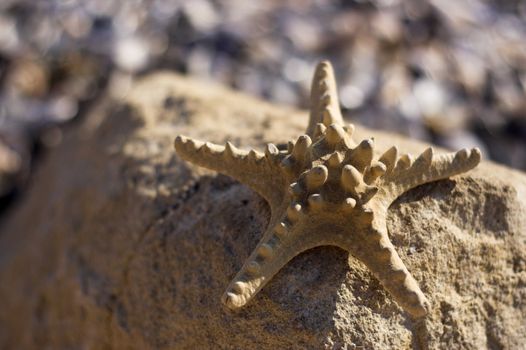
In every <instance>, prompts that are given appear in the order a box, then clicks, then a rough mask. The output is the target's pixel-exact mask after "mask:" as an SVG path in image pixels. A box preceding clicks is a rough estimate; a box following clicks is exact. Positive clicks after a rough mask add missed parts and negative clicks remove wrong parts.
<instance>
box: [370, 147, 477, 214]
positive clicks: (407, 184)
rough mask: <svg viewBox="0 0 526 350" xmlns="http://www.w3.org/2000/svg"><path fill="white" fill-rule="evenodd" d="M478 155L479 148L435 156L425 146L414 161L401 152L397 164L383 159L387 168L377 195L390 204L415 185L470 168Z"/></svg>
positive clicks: (474, 163)
mask: <svg viewBox="0 0 526 350" xmlns="http://www.w3.org/2000/svg"><path fill="white" fill-rule="evenodd" d="M386 153H387V152H386ZM391 153H395V152H391ZM480 159H481V154H480V151H479V149H478V148H473V149H471V150H468V149H463V150H460V151H458V152H456V153H447V154H442V155H438V156H434V155H433V149H432V148H428V149H426V150H425V151H424V152H422V154H420V156H419V157H418V158H417V159H416V160H415V161H414V162H413V161H412V159H411V157H410V156H409V155H402V156H401V157H400V158H398V161H397V162H396V164H395V162H393V161H386V163H388V164H385V165H386V166H387V172H386V173H385V175H384V176H382V177H381V178H380V180H381V181H380V184H379V187H380V189H381V190H380V192H379V193H378V196H377V199H378V200H380V201H381V202H383V203H384V204H386V205H389V204H390V203H392V202H393V201H394V200H395V199H396V198H398V197H399V196H400V195H401V194H402V193H404V192H407V191H408V190H410V189H412V188H414V187H416V186H419V185H422V184H425V183H428V182H432V181H437V180H441V179H445V178H448V177H450V176H454V175H458V174H461V173H464V172H466V171H468V170H471V169H473V168H474V167H476V166H477V165H478V164H479V162H480ZM380 161H382V158H380Z"/></svg>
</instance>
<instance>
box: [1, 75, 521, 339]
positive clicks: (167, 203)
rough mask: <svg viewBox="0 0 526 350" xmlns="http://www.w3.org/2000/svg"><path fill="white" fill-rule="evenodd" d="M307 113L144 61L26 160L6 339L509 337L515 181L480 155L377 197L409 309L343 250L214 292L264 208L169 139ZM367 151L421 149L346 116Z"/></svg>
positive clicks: (8, 280)
mask: <svg viewBox="0 0 526 350" xmlns="http://www.w3.org/2000/svg"><path fill="white" fill-rule="evenodd" d="M306 123H307V113H306V112H303V111H295V110H292V109H288V108H284V107H276V106H272V105H269V104H267V103H264V102H261V101H259V100H256V99H253V98H250V97H247V96H244V95H241V94H238V93H234V92H230V91H228V90H225V89H222V88H219V87H214V86H211V85H210V84H205V83H200V82H196V81H193V80H188V79H184V78H181V77H178V76H175V75H171V74H156V75H153V76H150V77H147V78H145V79H144V80H142V81H141V82H139V83H136V84H135V86H134V87H133V89H132V91H130V93H129V94H127V97H126V98H125V99H122V100H118V99H114V98H107V99H106V100H104V101H101V102H100V103H99V104H98V106H97V107H96V109H95V110H94V111H92V113H91V115H90V116H89V117H88V118H86V119H85V121H84V122H83V123H82V125H79V126H77V127H75V128H74V129H73V130H72V131H70V132H69V133H68V135H67V137H66V139H65V140H64V143H63V144H62V145H61V146H60V147H59V148H58V149H56V151H54V152H53V153H52V154H50V155H49V156H48V158H47V159H46V160H45V161H43V162H42V164H41V165H40V167H39V169H38V171H37V174H36V175H35V177H34V179H33V182H32V186H31V187H32V188H30V190H29V191H28V192H27V193H26V195H25V196H24V198H22V199H21V200H20V201H19V203H18V205H17V206H16V208H14V209H13V210H11V212H10V213H8V217H7V218H5V219H4V221H3V223H2V226H1V234H0V281H1V283H0V301H1V304H0V310H2V311H1V312H0V347H1V348H7V349H42V348H49V349H64V348H73V349H76V348H90V349H91V348H93V349H101V348H118V349H122V348H136V349H146V348H152V349H163V348H172V349H187V348H188V349H204V348H214V349H215V348H224V349H254V348H259V349H277V348H283V349H284V348H286V349H305V348H309V349H320V348H327V349H354V348H360V349H361V348H365V349H371V348H375V349H405V348H414V349H427V348H430V349H446V348H447V349H455V348H462V349H484V348H489V349H502V348H504V349H519V348H521V347H522V346H524V344H526V243H525V241H526V218H525V216H524V210H525V208H526V202H525V200H524V198H525V197H526V176H525V175H524V174H521V173H518V172H516V171H513V170H510V169H506V168H503V167H500V166H497V165H495V164H492V163H489V162H485V163H483V164H481V165H480V166H479V167H478V168H477V169H476V170H474V171H472V172H470V173H469V174H467V175H466V176H462V177H455V178H452V179H450V180H445V181H439V182H435V183H431V184H427V185H424V186H420V187H418V188H416V189H414V190H412V191H410V192H408V193H407V194H405V195H404V196H403V197H401V198H400V199H399V200H398V201H397V202H396V203H395V204H394V205H393V206H392V207H391V209H390V214H389V218H388V228H389V232H390V235H391V240H392V241H393V243H394V245H395V246H396V247H397V250H398V253H399V254H400V256H401V257H402V259H403V260H404V262H405V263H406V265H407V267H408V268H409V270H410V271H411V272H412V274H413V275H414V277H415V278H416V279H417V281H418V282H419V284H420V286H421V287H422V290H423V291H424V293H426V295H427V297H428V298H429V300H430V302H431V303H432V311H431V313H430V315H429V317H427V318H426V319H425V320H421V321H415V320H412V319H411V318H410V317H409V316H408V315H407V314H405V313H403V311H402V310H401V309H400V307H398V306H397V305H396V304H395V303H394V302H393V300H392V299H391V297H390V296H389V295H388V294H387V293H386V292H385V291H384V289H383V288H382V286H381V285H380V284H379V283H378V282H377V281H376V280H375V279H374V277H372V275H371V273H370V272H369V271H368V270H367V269H366V268H365V267H364V266H363V265H362V264H361V263H360V262H359V261H357V260H356V259H354V258H353V257H352V256H348V255H347V254H346V253H344V252H343V251H341V250H339V249H337V248H333V247H321V248H317V249H313V250H311V251H308V252H306V253H304V254H302V255H300V256H298V257H297V258H295V259H294V260H293V261H292V262H291V263H290V264H289V265H288V266H287V267H286V268H284V269H283V270H282V271H281V272H280V273H279V274H278V275H277V276H276V277H275V278H274V279H273V280H272V281H271V282H270V283H269V284H268V285H267V286H266V287H265V288H264V289H263V290H262V292H261V293H260V294H258V295H257V297H256V298H255V300H254V301H253V302H252V303H251V304H249V305H248V306H247V307H246V308H244V309H242V310H241V311H239V312H232V311H229V310H228V309H226V308H224V307H223V306H222V304H221V303H220V297H221V294H222V292H223V291H224V288H225V287H226V286H227V284H228V282H229V280H230V279H231V278H232V277H233V275H234V274H235V273H236V271H237V270H238V268H239V267H240V266H241V265H242V263H243V261H244V259H245V258H246V257H247V256H248V254H249V253H250V252H251V251H252V249H253V247H254V246H255V245H256V243H257V241H258V238H259V237H260V235H261V234H262V232H263V231H264V229H265V225H266V223H267V221H268V218H269V210H268V207H267V205H266V203H265V202H264V201H263V200H262V199H261V198H260V197H258V195H256V194H255V193H254V192H252V191H251V190H249V189H248V188H247V187H245V186H243V185H241V184H239V183H237V182H235V181H233V180H232V179H230V178H227V177H225V176H222V175H217V174H215V173H212V172H209V171H205V170H203V169H199V168H196V167H194V166H192V165H191V164H188V163H185V162H184V161H182V160H181V159H180V158H178V157H177V156H176V155H175V153H174V151H173V147H172V143H173V139H174V137H175V135H176V134H179V133H183V134H186V135H189V136H192V137H196V138H201V139H206V140H210V141H215V142H224V141H225V140H227V139H229V140H233V141H234V143H236V144H237V145H238V146H256V147H261V148H262V147H263V146H264V144H265V143H266V142H277V143H279V142H285V141H287V140H289V139H290V138H293V137H297V136H298V135H299V133H300V132H302V131H303V130H304V128H305V127H306ZM366 136H374V137H375V140H376V144H377V146H378V149H380V150H385V149H386V148H387V147H389V146H391V145H392V144H396V145H398V146H399V148H400V149H401V150H402V151H410V152H413V153H419V152H420V151H422V150H423V148H424V147H425V145H424V144H421V143H417V142H413V141H410V140H407V139H404V138H401V137H398V136H395V135H392V134H387V133H383V132H378V131H371V130H366V129H364V128H361V127H358V130H357V138H361V137H366Z"/></svg>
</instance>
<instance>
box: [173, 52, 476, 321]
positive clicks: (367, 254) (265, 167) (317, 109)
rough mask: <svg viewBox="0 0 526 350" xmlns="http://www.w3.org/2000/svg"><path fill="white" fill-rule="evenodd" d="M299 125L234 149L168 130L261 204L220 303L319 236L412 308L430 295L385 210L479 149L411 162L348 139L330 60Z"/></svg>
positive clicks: (187, 151)
mask: <svg viewBox="0 0 526 350" xmlns="http://www.w3.org/2000/svg"><path fill="white" fill-rule="evenodd" d="M311 104H312V105H311V111H310V121H309V126H308V128H307V133H306V134H305V135H302V136H300V137H299V138H298V139H297V140H296V142H289V146H288V149H287V150H278V148H276V146H274V145H273V144H268V145H267V147H266V150H265V153H260V152H258V151H255V150H250V151H248V152H247V151H242V150H239V149H237V148H235V147H234V146H233V145H232V144H231V143H230V142H227V143H226V145H225V146H220V145H215V144H211V143H208V142H207V143H204V142H200V141H195V140H192V139H190V138H186V137H184V136H177V138H176V139H175V149H176V151H177V154H178V155H179V156H181V157H182V158H183V159H186V160H187V161H190V162H192V163H195V164H197V165H200V166H203V167H205V168H208V169H212V170H215V171H218V172H221V173H223V174H226V175H228V176H231V177H233V178H234V179H236V180H238V181H240V182H242V183H243V184H245V185H248V186H249V187H251V188H252V189H253V190H255V191H256V192H257V193H259V194H260V195H261V196H262V197H263V198H264V199H265V200H266V201H267V202H268V203H269V205H270V208H271V213H272V214H271V218H270V223H269V226H268V228H267V230H266V232H265V233H264V235H263V238H262V239H261V241H260V242H259V244H258V245H257V247H256V249H255V250H254V252H253V253H252V254H251V255H250V257H249V258H248V260H247V261H246V262H245V264H244V265H243V267H242V268H241V271H239V273H238V274H237V275H236V277H235V278H234V280H233V281H232V282H231V283H230V285H229V286H228V289H227V291H226V292H225V294H224V295H223V298H222V300H223V302H224V303H225V304H226V305H227V306H228V307H230V308H232V309H235V308H240V307H242V306H244V305H245V304H246V303H247V302H249V301H250V300H251V299H252V298H253V297H254V295H255V294H256V293H257V292H258V291H259V290H261V288H263V286H265V284H267V283H268V282H269V281H270V279H271V278H272V277H273V276H274V275H275V274H276V273H277V272H278V271H279V270H280V269H281V268H282V267H283V266H284V265H285V264H287V262H288V261H290V260H291V259H292V258H294V256H296V255H298V254H299V253H301V252H303V251H305V250H307V249H310V248H313V247H317V246H321V245H334V246H338V247H341V248H343V249H345V250H347V251H349V252H350V253H351V254H352V255H353V256H354V257H356V258H358V259H359V260H361V261H362V262H363V263H364V264H365V265H366V266H367V267H368V268H369V269H370V270H371V271H372V272H373V274H374V276H376V278H377V279H378V280H379V281H380V282H381V283H382V285H383V286H384V287H385V289H387V290H388V291H389V293H390V294H391V295H392V296H393V298H394V299H395V300H396V301H397V303H398V304H399V305H401V306H402V307H403V308H404V309H405V310H406V311H407V312H408V313H410V314H411V315H412V316H414V317H421V316H424V315H426V314H427V312H428V309H429V303H428V301H427V299H426V298H425V296H424V294H423V293H422V291H421V290H420V288H419V287H418V284H417V282H416V281H415V279H414V278H413V277H412V276H411V274H410V273H409V271H408V270H407V268H406V267H405V265H404V263H403V262H402V260H401V259H400V257H399V256H398V254H397V253H396V250H395V248H394V246H393V244H392V243H391V241H390V240H389V236H388V233H387V227H386V217H387V210H388V208H389V206H390V205H391V203H392V202H393V201H394V200H395V199H396V198H397V197H399V196H400V195H401V194H402V193H404V192H406V191H408V190H409V189H411V188H413V187H416V186H418V185H420V184H423V183H427V182H431V181H436V180H439V179H444V178H447V177H449V176H452V175H456V174H460V173H463V172H465V171H468V170H470V169H472V168H474V167H475V166H476V165H477V164H478V163H479V162H480V151H479V150H478V149H476V148H475V149H472V150H467V149H463V150H461V151H458V152H456V153H450V154H443V155H438V156H435V155H433V150H432V148H428V149H426V150H425V151H424V152H422V154H420V155H419V156H418V158H416V160H414V161H413V159H412V158H411V156H410V155H408V154H404V155H402V156H400V157H399V156H398V151H397V149H396V147H392V148H390V149H388V150H387V151H386V152H385V153H384V154H383V155H382V156H381V157H380V158H379V159H377V160H375V159H374V156H373V140H372V139H369V140H363V141H362V142H360V143H359V144H358V145H356V144H355V143H354V142H353V141H352V140H351V135H352V133H353V129H354V127H353V125H348V126H344V124H343V120H342V117H341V114H340V110H339V104H338V98H337V92H336V83H335V79H334V73H333V70H332V67H331V65H330V63H328V62H325V61H324V62H321V63H320V64H318V66H317V68H316V72H315V75H314V78H313V82H312V93H311Z"/></svg>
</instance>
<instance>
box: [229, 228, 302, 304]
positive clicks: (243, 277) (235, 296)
mask: <svg viewBox="0 0 526 350" xmlns="http://www.w3.org/2000/svg"><path fill="white" fill-rule="evenodd" d="M277 235H278V233H271V234H266V235H264V237H263V239H262V240H261V241H260V242H259V244H258V245H257V247H256V249H254V251H253V252H252V254H251V255H250V256H249V258H248V259H247V260H246V262H245V264H244V265H243V267H242V268H241V270H240V271H239V272H238V273H237V275H236V276H235V278H234V279H233V280H232V282H230V284H229V285H228V287H227V289H226V292H225V293H224V294H223V297H222V301H223V303H224V304H225V305H226V306H227V307H229V308H230V309H237V308H241V307H243V306H245V305H246V304H247V303H248V302H249V301H250V300H251V299H252V298H253V297H254V296H255V295H256V294H257V293H258V292H259V291H260V290H261V288H263V287H264V286H265V285H266V284H267V283H268V282H269V281H270V280H271V279H272V278H273V277H274V276H275V275H276V274H277V273H278V272H279V270H281V268H282V267H284V266H285V265H286V264H287V263H288V262H289V261H290V260H292V258H294V257H295V256H296V255H298V254H299V253H300V252H301V251H303V250H306V249H308V248H307V247H305V248H302V249H295V247H294V246H290V245H284V244H281V243H280V241H279V239H278V238H277Z"/></svg>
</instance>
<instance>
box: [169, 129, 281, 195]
mask: <svg viewBox="0 0 526 350" xmlns="http://www.w3.org/2000/svg"><path fill="white" fill-rule="evenodd" d="M174 145H175V150H176V151H177V154H178V155H179V156H180V157H181V158H183V159H185V160H187V161H189V162H192V163H194V164H196V165H199V166H202V167H204V168H207V169H210V170H214V171H217V172H220V173H222V174H225V175H228V176H230V177H232V178H234V179H236V180H238V181H239V182H241V183H243V184H245V185H247V186H249V187H251V188H252V189H253V190H254V191H256V192H257V193H259V194H260V195H261V196H262V197H263V198H265V199H266V200H267V201H268V202H269V203H270V204H271V205H272V204H274V203H279V202H280V201H281V199H282V198H281V196H282V195H283V194H282V193H281V192H280V191H277V190H276V189H280V188H283V183H282V182H283V179H282V178H281V177H280V174H281V172H280V171H278V170H277V169H278V168H279V165H278V164H279V151H278V149H277V148H276V147H275V146H274V145H271V144H269V145H268V146H267V151H266V153H265V154H262V153H260V152H258V151H255V150H251V151H249V152H247V151H242V150H239V149H237V148H235V147H234V146H233V145H232V144H231V143H230V142H227V143H226V145H225V146H221V145H216V144H213V143H210V142H206V143H205V142H202V141H197V140H194V139H191V138H187V137H185V136H177V137H176V139H175V142H174Z"/></svg>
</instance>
